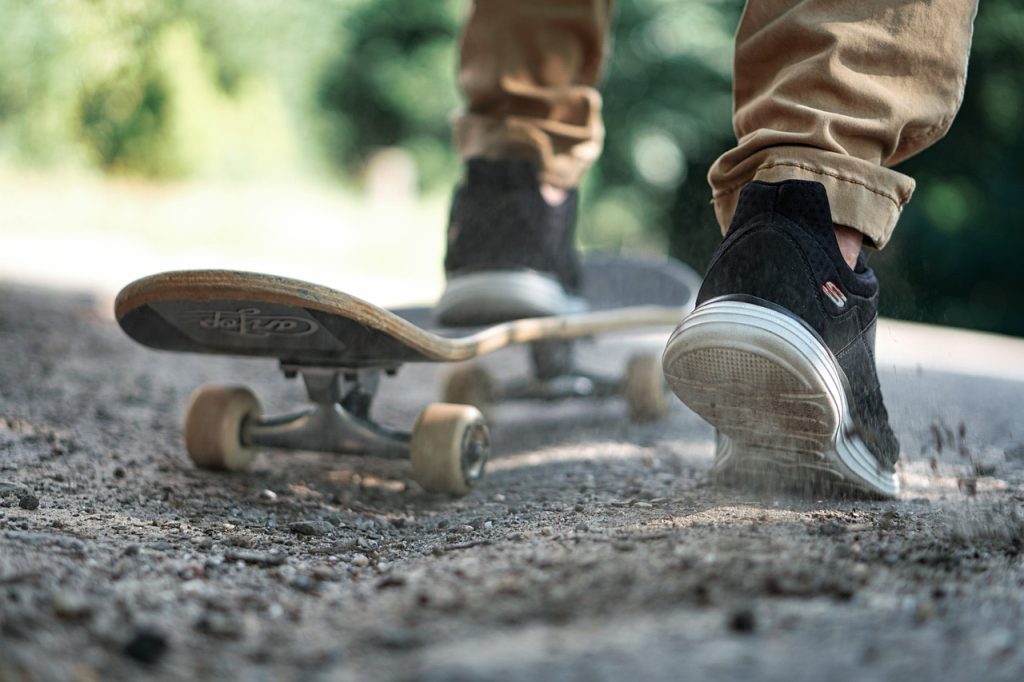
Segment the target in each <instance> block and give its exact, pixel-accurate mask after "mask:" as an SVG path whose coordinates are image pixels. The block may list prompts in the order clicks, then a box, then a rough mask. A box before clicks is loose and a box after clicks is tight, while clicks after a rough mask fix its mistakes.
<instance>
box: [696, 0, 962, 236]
mask: <svg viewBox="0 0 1024 682" xmlns="http://www.w3.org/2000/svg"><path fill="white" fill-rule="evenodd" d="M976 11H977V2H976V0H749V1H748V3H747V7H746V9H745V10H744V13H743V18H742V19H741V20H740V26H739V30H738V32H737V37H736V57H735V77H734V128H735V131H736V137H737V139H738V144H737V146H736V147H735V148H734V149H732V150H731V151H729V152H727V153H725V154H724V155H722V156H721V157H720V158H719V159H718V160H717V161H716V162H715V164H714V166H713V167H712V168H711V171H710V173H709V175H708V180H709V181H710V183H711V187H712V190H713V196H714V204H715V212H716V214H717V216H718V220H719V222H720V224H721V225H722V229H723V231H724V230H725V229H727V227H728V225H729V222H730V220H731V219H732V214H733V212H734V211H735V208H736V200H737V197H738V190H739V189H740V187H742V186H743V185H744V184H746V183H747V182H748V181H750V180H753V179H757V180H765V181H769V182H771V181H779V180H784V179H788V178H800V179H807V180H816V181H819V182H821V183H823V184H824V185H825V188H826V189H827V190H828V195H829V201H830V204H831V205H832V212H833V220H834V221H835V222H836V223H838V224H840V225H847V226H850V227H853V228H856V229H857V230H859V231H860V232H862V233H863V234H864V235H865V236H866V237H867V238H868V239H870V240H871V241H872V242H873V243H874V245H875V246H877V247H878V248H881V247H883V246H884V245H885V244H886V242H887V241H888V240H889V237H890V235H891V234H892V230H893V228H894V227H895V225H896V220H897V218H898V217H899V215H900V211H901V210H902V209H903V206H904V205H905V204H906V203H907V201H908V200H909V199H910V195H911V193H912V192H913V190H914V181H913V180H912V179H911V178H909V177H907V176H905V175H902V174H900V173H897V172H895V171H893V170H890V168H889V167H890V166H893V165H895V164H897V163H899V162H900V161H902V160H904V159H906V158H908V157H909V156H912V155H913V154H916V153H917V152H919V151H921V150H922V149H924V148H926V147H928V146H929V145H930V144H932V143H933V142H935V141H936V140H938V139H939V138H940V137H942V136H943V135H944V134H945V133H946V130H947V129H948V128H949V125H950V124H951V123H952V121H953V117H954V116H955V114H956V112H957V110H958V109H959V108H960V103H961V101H962V98H963V90H964V83H965V81H966V74H967V56H968V52H969V50H970V43H971V35H972V31H973V24H974V16H975V13H976Z"/></svg>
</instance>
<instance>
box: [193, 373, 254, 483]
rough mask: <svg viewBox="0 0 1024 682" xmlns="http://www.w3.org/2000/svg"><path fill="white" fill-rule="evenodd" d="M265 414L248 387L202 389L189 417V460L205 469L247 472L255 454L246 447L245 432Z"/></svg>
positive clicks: (195, 396) (212, 386) (194, 400)
mask: <svg viewBox="0 0 1024 682" xmlns="http://www.w3.org/2000/svg"><path fill="white" fill-rule="evenodd" d="M261 413H262V408H261V407H260V403H259V401H258V400H257V399H256V396H255V395H253V393H252V391H250V390H249V389H247V388H245V387H244V386H219V385H206V386H200V387H199V388H198V389H196V391H195V393H193V394H192V400H191V401H190V403H189V406H188V411H187V412H186V414H185V427H184V435H185V448H186V450H188V456H189V458H190V459H191V460H192V461H193V462H194V463H195V465H196V466H198V467H202V468H204V469H226V470H228V471H237V470H240V469H245V468H246V467H248V466H249V463H250V462H251V461H252V458H253V456H254V455H255V452H254V451H253V449H252V448H249V447H247V446H246V445H244V444H243V443H242V428H243V425H244V424H245V422H246V420H250V419H259V417H260V414H261Z"/></svg>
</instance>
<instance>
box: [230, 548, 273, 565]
mask: <svg viewBox="0 0 1024 682" xmlns="http://www.w3.org/2000/svg"><path fill="white" fill-rule="evenodd" d="M224 558H225V559H227V560H228V561H242V562H244V563H247V564H256V565H258V566H280V565H282V564H284V562H285V561H286V560H287V559H288V557H287V556H285V555H284V554H280V553H278V552H251V551H247V550H244V549H240V550H233V551H229V552H226V553H225V554H224Z"/></svg>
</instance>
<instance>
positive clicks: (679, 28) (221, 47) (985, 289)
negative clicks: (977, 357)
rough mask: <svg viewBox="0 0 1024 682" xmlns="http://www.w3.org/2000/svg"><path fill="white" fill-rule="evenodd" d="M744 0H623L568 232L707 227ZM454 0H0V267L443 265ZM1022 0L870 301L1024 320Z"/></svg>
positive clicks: (2, 272)
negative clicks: (574, 222) (600, 129)
mask: <svg viewBox="0 0 1024 682" xmlns="http://www.w3.org/2000/svg"><path fill="white" fill-rule="evenodd" d="M741 7H742V3H741V2H740V1H739V0H621V1H620V2H619V5H618V10H617V22H616V26H615V35H614V50H613V56H612V59H611V62H610V64H609V69H608V74H607V78H606V82H605V85H604V88H603V90H604V93H605V112H606V125H607V129H608V136H607V144H606V151H605V154H604V156H603V157H602V159H601V161H600V163H599V165H598V166H597V167H596V168H595V169H594V171H593V172H592V173H591V174H590V176H589V177H588V179H587V181H586V184H585V187H584V203H585V205H584V210H583V213H582V222H581V225H580V230H579V238H580V241H581V244H582V245H583V246H584V247H585V248H599V249H606V250H607V249H621V250H625V251H639V252H651V253H665V252H668V253H671V254H672V255H674V256H676V257H678V258H680V259H682V260H684V261H686V262H688V263H690V264H691V265H693V266H694V267H695V268H696V269H698V270H702V269H703V267H704V266H705V264H706V262H707V258H708V256H709V255H710V253H711V251H712V249H713V248H714V246H715V244H716V243H717V241H718V239H719V235H718V231H717V227H716V225H715V223H714V220H713V216H712V212H711V208H710V204H709V191H708V189H707V186H706V182H705V175H706V173H707V169H708V167H709V166H710V164H711V162H712V161H713V160H714V159H715V158H716V157H717V155H718V154H719V153H720V152H721V151H722V150H724V149H726V148H727V147H728V145H730V144H731V142H732V139H733V138H732V131H731V124H730V107H731V101H730V85H729V83H730V69H731V45H732V35H733V32H734V30H735V25H736V22H737V20H738V17H739V13H740V10H741ZM464 12H465V3H464V0H431V1H430V2H409V1H408V0H292V1H290V2H287V3H282V2H278V1H276V0H217V2H209V0H108V1H101V0H95V1H92V2H87V1H85V0H47V1H42V0H41V1H39V2H24V1H23V0H0V26H3V35H4V39H3V40H2V41H0V279H2V280H8V281H32V282H35V281H39V282H45V283H57V284H61V285H66V286H96V287H100V288H103V287H106V288H108V289H116V287H117V286H119V285H121V284H124V283H126V282H127V281H128V279H130V278H133V277H137V276H141V275H144V274H148V273H149V272H151V271H154V270H159V269H166V268H169V267H217V266H221V267H248V268H254V269H260V270H266V271H272V272H278V273H281V274H289V275H294V276H300V277H305V278H306V279H311V280H315V281H319V282H322V283H325V284H329V285H334V286H340V287H344V288H346V289H349V290H351V291H353V292H354V293H357V294H359V295H364V296H366V297H369V298H371V299H373V300H375V301H380V302H384V303H398V302H403V301H412V300H416V299H419V300H421V301H423V300H430V298H431V297H432V296H434V295H436V293H437V291H439V288H440V286H441V281H442V272H441V258H442V256H443V249H444V245H443V230H444V223H445V217H446V215H445V214H446V210H447V201H448V195H449V193H450V191H451V187H452V185H453V183H455V182H456V181H457V180H458V177H459V172H460V166H459V162H458V160H457V159H456V158H455V157H454V156H453V154H452V152H451V149H450V146H449V125H448V121H449V117H450V115H451V113H452V112H453V111H454V110H455V109H456V108H457V107H458V104H459V101H458V94H457V91H456V88H455V62H456V57H457V36H458V29H459V25H460V23H461V18H462V15H463V13H464ZM1022 63H1024V5H1021V4H1020V3H1019V1H1018V0H985V2H983V3H982V6H981V11H980V14H979V17H978V20H977V23H976V29H975V41H974V50H973V53H972V58H971V65H970V73H969V78H968V86H967V93H966V99H965V102H964V105H963V109H962V111H961V114H960V116H959V118H958V119H957V121H956V123H955V124H954V127H953V130H952V132H951V133H950V134H949V135H948V136H947V137H946V138H945V139H944V140H943V141H941V142H940V143H939V144H938V145H936V146H935V147H933V148H932V149H930V150H928V151H926V152H925V153H923V154H921V155H919V156H918V157H915V158H913V159H911V160H909V161H907V162H906V163H904V164H903V165H902V166H900V170H902V171H903V172H905V173H908V174H910V175H912V176H914V177H915V178H916V179H917V181H918V191H917V194H916V196H915V199H914V201H913V202H912V204H911V206H910V207H909V208H908V209H907V210H906V211H905V213H904V216H903V218H902V220H901V222H900V225H899V228H898V230H897V233H896V236H895V238H894V239H893V241H892V243H891V245H890V246H889V247H888V248H887V249H886V250H885V251H884V252H883V253H879V254H874V255H873V256H872V265H873V266H874V267H875V268H876V269H877V270H878V271H879V273H880V276H881V277H882V278H883V286H884V289H883V300H882V312H883V314H886V315H889V316H893V317H898V318H903V319H911V320H919V321H926V322H933V323H939V324H948V325H954V326H961V327H971V328H976V329H983V330H989V331H997V332H1002V333H1008V334H1015V335H1024V314H1022V313H1024V306H1022V304H1021V301H1022V300H1024V267H1022V266H1021V264H1020V263H1021V258H1022V257H1021V253H1022V251H1024V229H1022V227H1021V215H1022V209H1024V186H1022V179H1024V164H1022V162H1021V159H1022V158H1024V137H1022V129H1024V128H1022V125H1021V112H1022V110H1024V72H1022V69H1021V68H1020V66H1021V64H1022Z"/></svg>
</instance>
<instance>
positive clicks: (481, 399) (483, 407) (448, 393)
mask: <svg viewBox="0 0 1024 682" xmlns="http://www.w3.org/2000/svg"><path fill="white" fill-rule="evenodd" d="M441 399H442V400H443V401H444V402H446V403H454V404H456V405H472V406H473V407H475V408H476V409H478V410H480V412H481V413H483V414H485V415H486V414H489V413H490V412H491V408H492V407H493V406H494V378H493V377H491V373H490V372H488V371H487V370H486V369H484V368H483V367H481V366H480V365H477V364H470V365H459V366H456V367H454V368H452V369H451V371H449V372H448V373H447V374H446V375H445V378H444V383H443V389H442V391H441Z"/></svg>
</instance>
